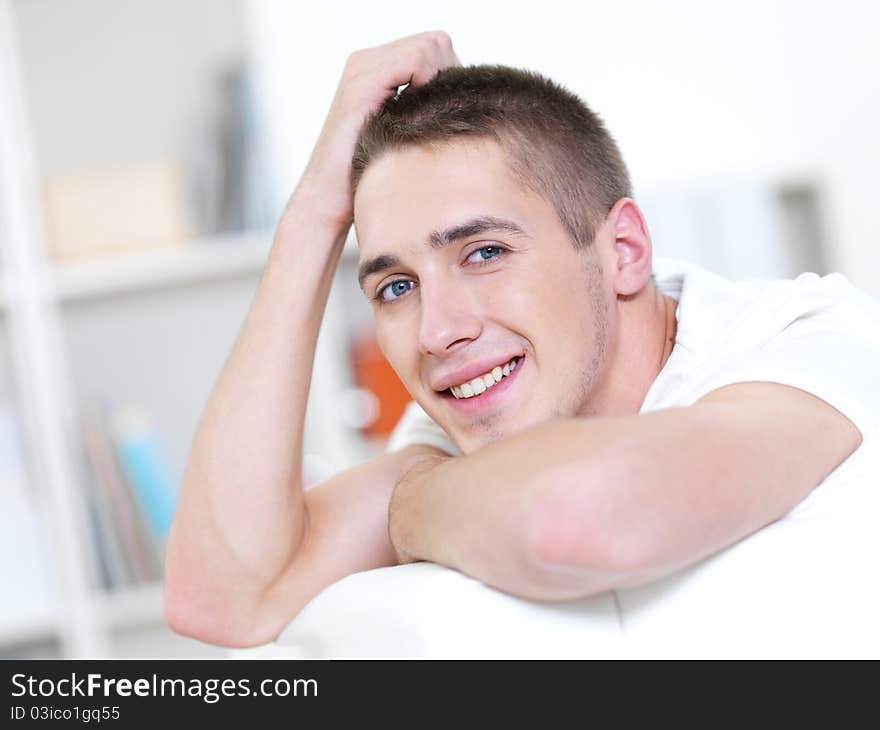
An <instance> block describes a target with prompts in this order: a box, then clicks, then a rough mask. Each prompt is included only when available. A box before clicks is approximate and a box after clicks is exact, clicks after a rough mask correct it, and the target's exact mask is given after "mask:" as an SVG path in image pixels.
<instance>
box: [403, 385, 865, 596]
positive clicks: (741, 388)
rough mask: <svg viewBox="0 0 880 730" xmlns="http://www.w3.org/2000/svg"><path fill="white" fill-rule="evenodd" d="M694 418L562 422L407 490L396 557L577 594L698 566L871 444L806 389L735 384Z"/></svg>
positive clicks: (535, 592)
mask: <svg viewBox="0 0 880 730" xmlns="http://www.w3.org/2000/svg"><path fill="white" fill-rule="evenodd" d="M726 390H728V391H733V392H735V396H731V395H729V394H725V389H722V390H721V391H718V392H717V393H716V394H710V396H706V397H705V398H704V399H703V400H702V402H700V403H698V404H696V405H694V406H691V407H689V408H674V409H668V410H663V411H657V412H655V413H649V414H646V415H630V416H618V417H606V418H589V419H563V420H559V421H553V422H549V423H546V424H543V425H541V426H537V427H535V428H532V429H529V430H528V431H523V432H520V433H518V434H515V435H512V436H510V437H507V438H505V439H502V440H499V441H497V442H495V443H493V444H491V445H489V446H487V447H485V448H483V449H480V450H479V451H475V452H473V453H472V454H470V455H468V456H467V457H461V458H459V459H454V460H449V461H446V462H443V463H442V464H440V466H438V467H437V468H435V469H433V470H431V471H429V472H427V473H425V474H424V475H421V476H420V478H418V479H413V480H407V479H404V480H402V482H401V484H400V485H399V486H398V489H397V490H396V491H395V493H394V495H393V497H392V504H391V509H390V515H391V520H390V535H391V539H392V544H393V546H394V548H395V550H396V552H397V554H398V557H399V558H400V559H402V561H408V560H417V559H423V560H431V561H434V562H438V563H442V564H444V565H449V566H450V567H453V568H456V569H458V570H460V571H462V572H464V573H467V574H468V575H472V576H474V577H476V578H479V579H480V580H483V581H484V582H486V583H488V584H490V585H493V586H496V587H498V588H500V589H502V590H505V591H508V592H510V593H514V594H517V595H522V596H527V597H531V598H538V599H556V598H574V597H578V596H587V595H590V594H593V593H597V592H600V591H603V590H607V589H610V588H621V587H626V586H631V585H637V584H640V583H644V582H647V581H650V580H654V579H656V578H659V577H662V576H664V575H668V574H669V573H671V572H673V571H675V570H679V569H681V568H683V567H685V566H687V565H689V564H692V563H694V562H696V561H698V560H701V559H703V558H705V557H707V556H709V555H711V554H713V553H715V552H717V551H719V550H721V549H723V548H725V547H728V546H729V545H731V544H733V543H734V542H736V541H738V540H740V539H742V538H744V537H746V536H748V535H749V534H750V533H752V532H754V531H755V530H758V529H760V528H761V527H764V526H765V525H767V524H769V523H770V522H772V521H774V520H776V519H779V518H780V517H782V516H783V515H785V514H786V513H787V512H788V511H789V510H791V509H792V508H793V507H794V506H795V505H796V504H797V503H798V502H799V501H800V500H801V499H803V498H804V496H806V495H807V494H808V493H809V492H810V491H811V490H812V489H813V488H814V487H815V486H816V485H817V484H819V483H820V482H821V481H822V480H823V479H824V478H825V477H826V476H827V475H828V474H829V473H830V472H831V471H832V470H833V469H834V468H835V467H836V466H837V465H838V464H839V463H840V462H841V461H842V460H843V459H845V458H846V457H847V456H848V455H849V454H851V453H852V451H853V450H854V449H855V448H857V447H858V445H859V444H860V443H861V436H860V434H859V432H858V430H857V429H855V427H854V426H853V425H852V424H851V423H849V422H848V421H847V420H846V419H845V418H844V417H843V416H841V415H840V414H839V413H838V412H837V411H835V410H834V409H833V408H831V407H830V406H828V405H827V404H825V403H823V402H822V401H820V400H819V399H818V398H814V397H813V396H810V395H808V394H806V393H803V392H802V391H798V390H797V389H795V388H788V387H786V386H780V385H776V384H773V383H740V384H737V385H735V386H730V387H729V388H728V389H726Z"/></svg>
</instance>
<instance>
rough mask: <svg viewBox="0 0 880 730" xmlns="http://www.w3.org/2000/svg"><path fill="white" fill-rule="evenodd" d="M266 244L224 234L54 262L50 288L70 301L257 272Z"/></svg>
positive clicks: (260, 238) (263, 237) (264, 237)
mask: <svg viewBox="0 0 880 730" xmlns="http://www.w3.org/2000/svg"><path fill="white" fill-rule="evenodd" d="M271 244H272V241H271V234H254V235H248V236H225V237H216V238H206V239H199V240H195V241H192V242H190V243H186V244H183V245H181V246H174V247H168V248H163V249H159V250H156V251H146V252H138V253H129V254H120V255H118V256H112V257H110V256H108V257H104V258H100V259H92V260H89V261H82V262H75V263H69V264H59V265H56V266H55V267H54V269H53V278H54V283H55V289H56V292H57V294H58V298H59V300H60V301H61V302H62V303H69V302H78V301H85V300H90V299H98V298H103V297H110V296H116V295H120V294H129V293H133V292H137V291H145V290H155V289H164V288H168V287H173V286H180V285H184V284H191V283H199V282H208V281H212V280H218V279H224V278H228V277H234V276H242V275H247V274H258V273H260V272H261V271H262V270H263V267H264V266H265V265H266V260H267V258H268V255H269V249H270V248H271Z"/></svg>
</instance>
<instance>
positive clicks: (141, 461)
mask: <svg viewBox="0 0 880 730" xmlns="http://www.w3.org/2000/svg"><path fill="white" fill-rule="evenodd" d="M80 425H81V431H82V434H81V435H82V441H83V447H84V451H85V454H86V457H87V461H88V466H89V470H88V471H89V479H87V489H86V494H85V499H86V501H87V506H88V508H89V510H88V511H89V514H90V517H91V524H92V544H93V546H94V552H95V568H96V573H97V578H98V582H99V584H100V586H101V587H102V588H105V589H108V590H113V589H116V588H121V587H125V586H131V585H136V584H142V583H150V582H155V581H158V580H161V577H162V563H163V556H164V547H165V540H166V538H167V535H168V527H170V523H171V519H172V517H173V514H174V508H175V506H176V498H177V494H176V491H177V490H176V489H175V488H174V487H173V483H172V480H171V478H170V477H169V475H168V470H167V468H166V466H165V462H164V459H163V457H162V450H161V448H160V446H159V444H158V440H157V438H156V436H155V433H154V431H153V430H152V428H151V427H150V425H149V418H148V416H147V415H146V414H145V413H144V412H143V411H139V410H134V409H130V408H125V409H111V408H108V407H106V406H104V405H100V404H95V403H92V404H90V405H88V406H87V407H85V408H84V409H83V412H82V414H81V418H80Z"/></svg>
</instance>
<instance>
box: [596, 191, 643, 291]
mask: <svg viewBox="0 0 880 730" xmlns="http://www.w3.org/2000/svg"><path fill="white" fill-rule="evenodd" d="M603 227H604V228H605V230H606V231H608V236H609V238H610V239H612V246H611V249H612V251H611V252H609V253H610V255H611V257H612V260H611V265H612V266H613V269H612V272H613V280H614V291H615V292H616V293H617V294H618V295H622V296H630V295H633V294H637V293H638V292H640V291H641V290H642V289H643V288H644V287H645V285H646V284H647V283H648V282H649V281H650V280H651V270H652V268H653V261H652V253H653V246H652V244H651V236H650V234H649V233H648V226H647V224H646V223H645V217H644V216H643V215H642V211H641V210H639V207H638V206H637V205H636V204H635V201H634V200H633V199H632V198H621V199H620V200H618V201H617V202H616V203H615V204H614V207H613V208H611V210H610V211H609V212H608V215H607V216H606V217H605V225H604V226H603ZM609 273H610V272H609Z"/></svg>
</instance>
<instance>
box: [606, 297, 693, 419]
mask: <svg viewBox="0 0 880 730" xmlns="http://www.w3.org/2000/svg"><path fill="white" fill-rule="evenodd" d="M676 306H677V303H676V301H675V300H674V299H672V298H671V297H668V296H666V295H665V294H663V293H661V292H660V291H659V290H658V289H656V288H655V287H654V286H653V285H649V286H646V287H645V288H644V289H643V290H642V291H641V292H639V294H637V295H636V296H634V297H632V298H630V299H627V300H625V301H621V300H618V302H617V311H616V318H617V322H616V323H615V329H616V333H617V337H616V341H615V343H614V345H613V349H612V351H611V353H610V358H609V360H608V363H607V365H608V370H607V372H606V383H605V387H603V389H602V395H600V397H599V398H597V399H596V401H594V403H593V406H594V409H593V411H594V414H596V415H608V416H614V415H628V414H632V413H638V412H639V409H640V408H641V407H642V403H643V402H644V400H645V396H646V395H647V393H648V389H649V388H650V387H651V384H652V383H653V382H654V380H656V379H657V376H658V375H659V374H660V371H661V370H662V369H663V367H664V366H665V365H666V361H667V360H668V359H669V356H670V355H671V354H672V348H673V347H674V345H675V336H676V333H677V330H678V322H677V320H676V317H675V311H676Z"/></svg>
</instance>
